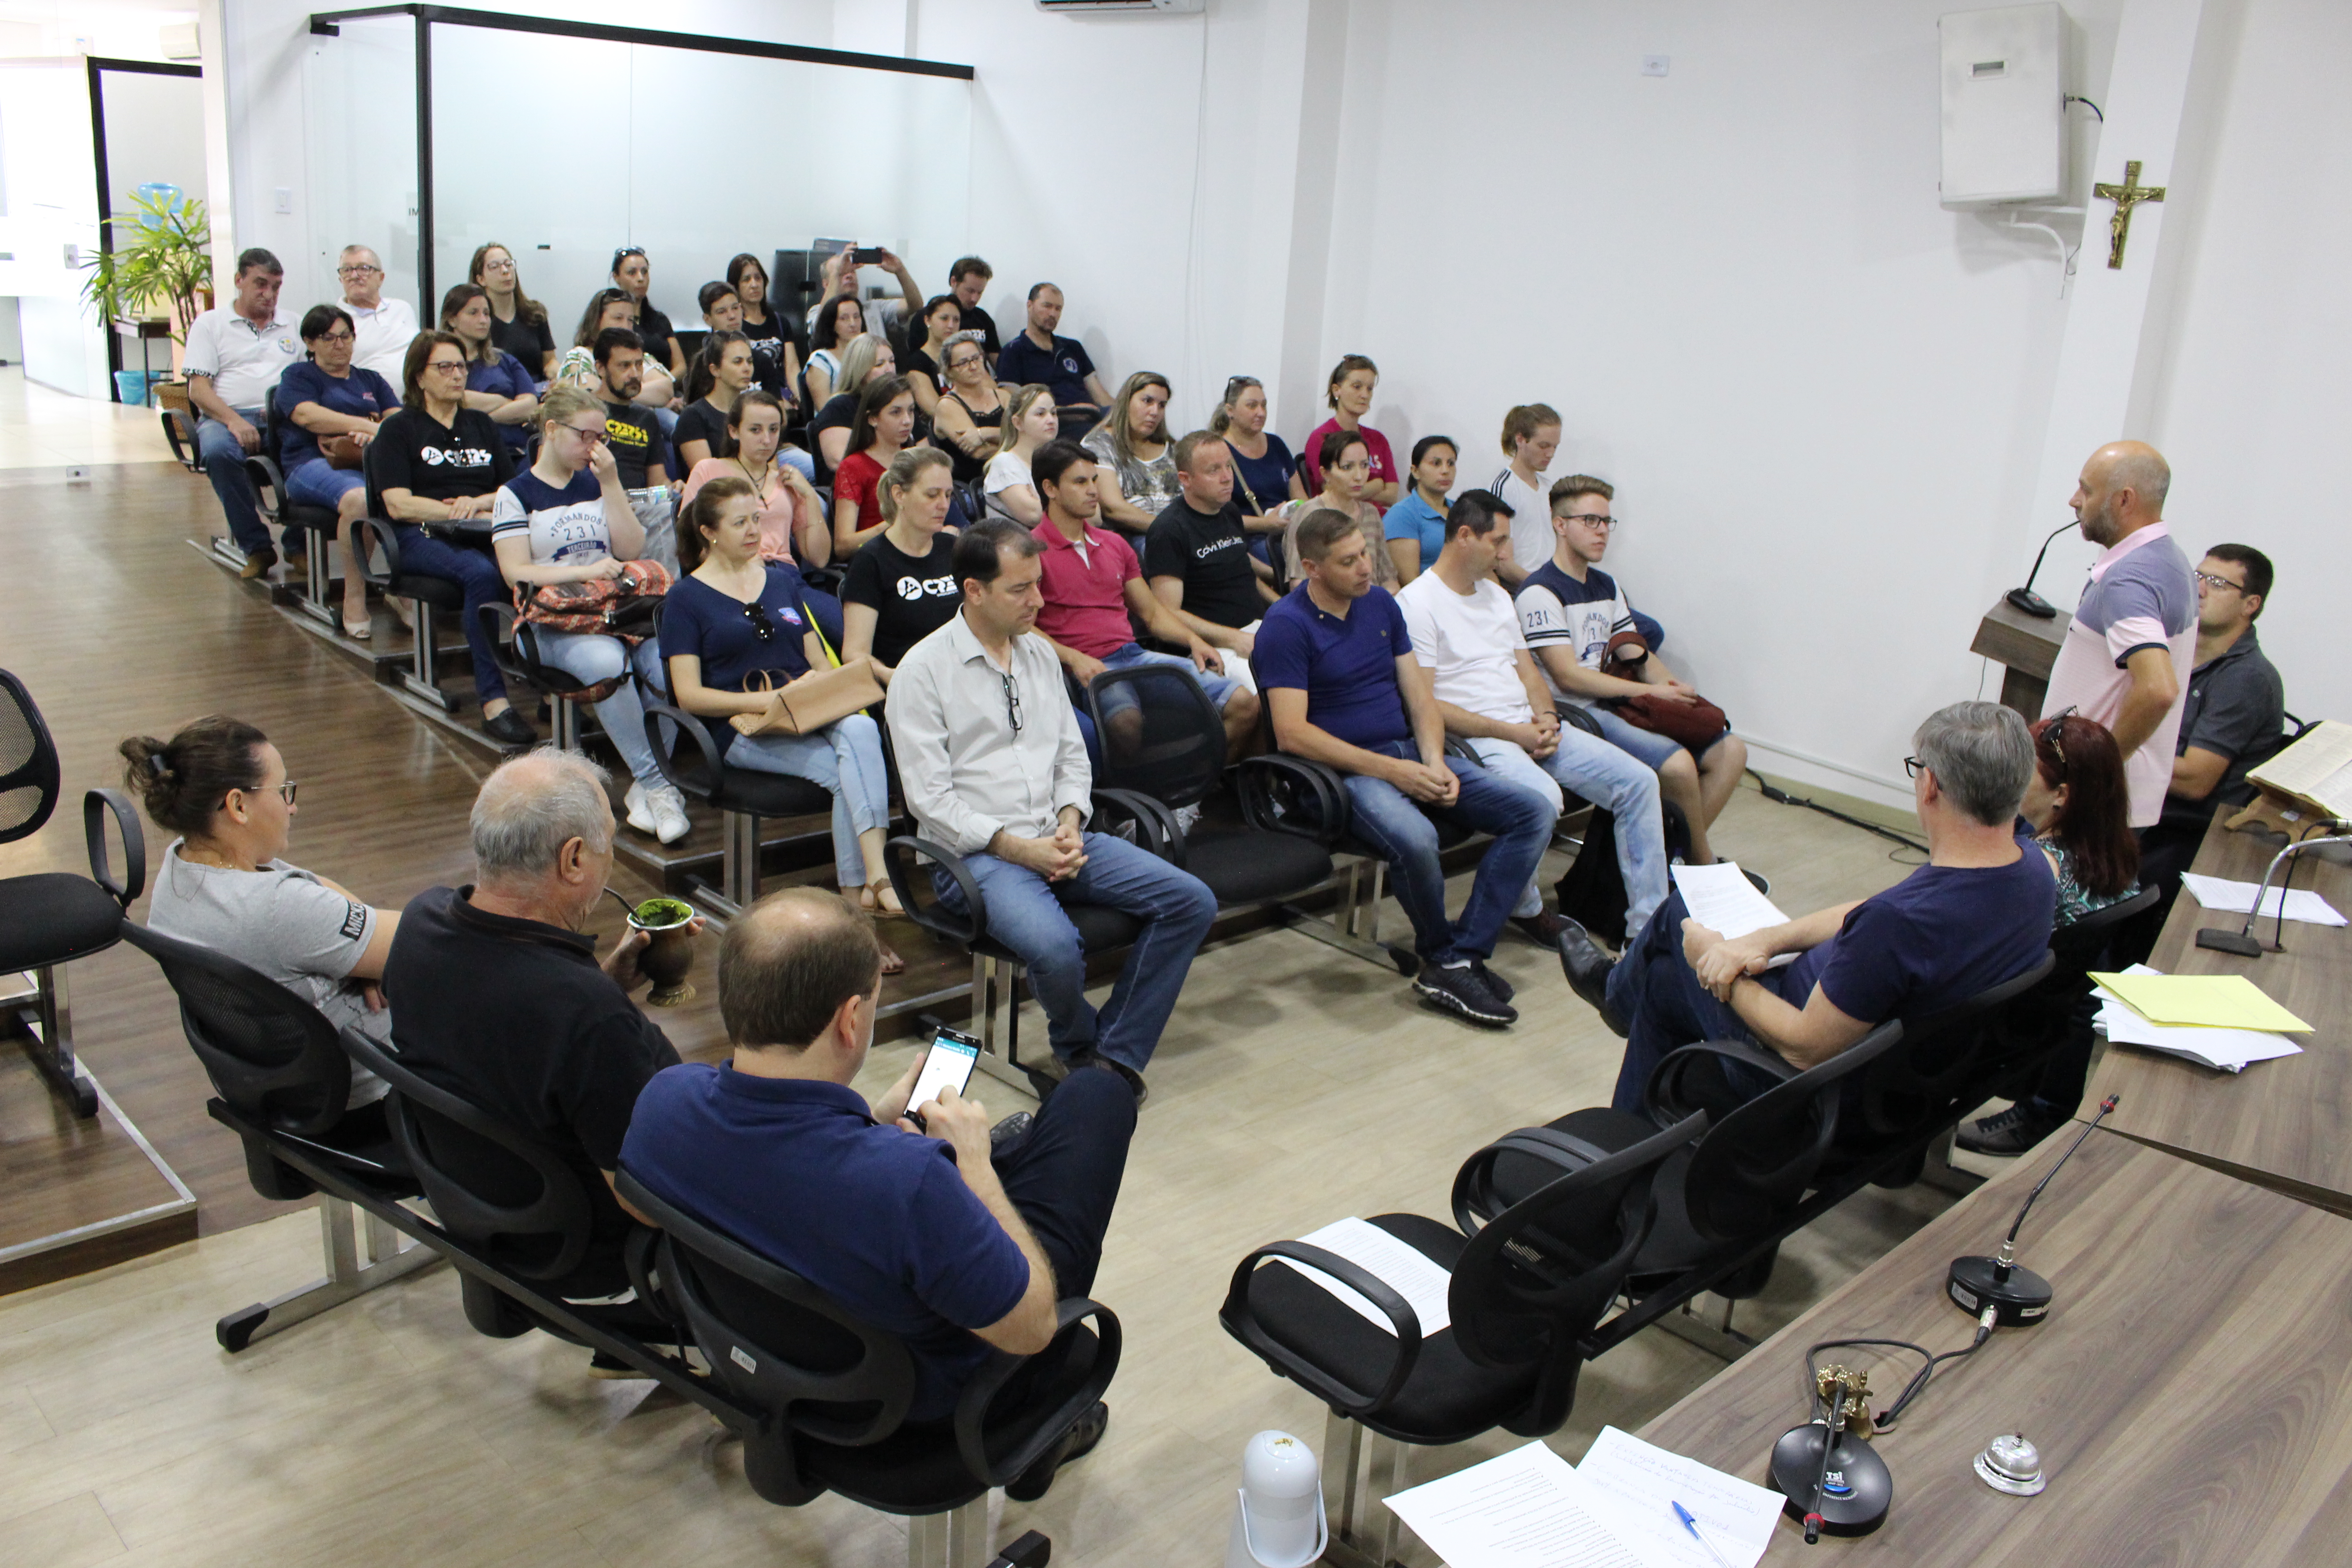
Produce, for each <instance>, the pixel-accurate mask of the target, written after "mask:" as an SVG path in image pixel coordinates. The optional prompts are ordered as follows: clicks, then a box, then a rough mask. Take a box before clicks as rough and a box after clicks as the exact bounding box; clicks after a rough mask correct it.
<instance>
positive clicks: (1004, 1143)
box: [988, 1110, 1037, 1160]
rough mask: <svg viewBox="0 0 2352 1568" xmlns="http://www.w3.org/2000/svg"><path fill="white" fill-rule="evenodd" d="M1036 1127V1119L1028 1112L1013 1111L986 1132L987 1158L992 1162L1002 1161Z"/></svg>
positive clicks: (1026, 1138) (1024, 1140)
mask: <svg viewBox="0 0 2352 1568" xmlns="http://www.w3.org/2000/svg"><path fill="white" fill-rule="evenodd" d="M1036 1125H1037V1119H1036V1118H1035V1117H1034V1116H1032V1115H1031V1114H1030V1113H1029V1112H1027V1111H1025V1110H1016V1111H1014V1112H1013V1114H1012V1115H1010V1116H1008V1117H1006V1118H1005V1119H1004V1120H1003V1121H1000V1122H998V1123H997V1124H996V1125H995V1126H993V1127H992V1128H990V1129H989V1130H988V1157H989V1158H990V1159H992V1160H1002V1159H1003V1158H1004V1156H1005V1155H1006V1154H1007V1153H1008V1152H1011V1151H1012V1150H1013V1149H1014V1148H1016V1147H1018V1146H1019V1145H1020V1144H1022V1143H1024V1142H1026V1141H1027V1140H1028V1137H1029V1132H1030V1130H1031V1129H1032V1128H1034V1127H1035V1126H1036Z"/></svg>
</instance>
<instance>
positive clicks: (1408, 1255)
mask: <svg viewBox="0 0 2352 1568" xmlns="http://www.w3.org/2000/svg"><path fill="white" fill-rule="evenodd" d="M1298 1239H1299V1240H1301V1241H1303V1242H1305V1243H1307V1246H1309V1247H1321V1248H1322V1249H1323V1250H1324V1251H1326V1252H1335V1253H1338V1254H1339V1256H1340V1257H1342V1258H1346V1259H1347V1260H1348V1261H1349V1262H1350V1263H1352V1264H1354V1265H1355V1266H1356V1267H1357V1268H1360V1269H1362V1270H1363V1271H1364V1272H1365V1273H1367V1274H1369V1275H1370V1276H1371V1277H1372V1278H1373V1279H1377V1280H1379V1281H1380V1282H1381V1284H1383V1285H1385V1286H1387V1287H1388V1288H1389V1289H1391V1290H1394V1291H1395V1292H1396V1293H1397V1294H1398V1295H1400V1296H1402V1297H1403V1298H1404V1300H1405V1305H1406V1306H1408V1307H1411V1308H1412V1315H1413V1316H1414V1317H1415V1318H1416V1319H1418V1320H1419V1321H1420V1323H1421V1337H1422V1338H1423V1339H1424V1340H1427V1339H1433V1338H1435V1337H1436V1336H1437V1335H1439V1334H1442V1333H1444V1331H1446V1330H1447V1329H1448V1328H1449V1327H1451V1326H1452V1325H1453V1322H1454V1315H1453V1310H1452V1308H1451V1306H1450V1304H1449V1302H1448V1300H1447V1292H1448V1291H1450V1290H1451V1289H1453V1288H1454V1276H1452V1275H1451V1274H1448V1273H1447V1272H1446V1271H1445V1270H1444V1268H1440V1267H1439V1266H1438V1265H1437V1264H1435V1263H1433V1262H1432V1261H1431V1260H1430V1258H1429V1255H1428V1254H1427V1253H1425V1252H1423V1251H1422V1250H1421V1249H1420V1248H1419V1247H1412V1246H1410V1245H1408V1244H1407V1243H1405V1242H1402V1241H1399V1240H1398V1239H1397V1238H1396V1237H1393V1236H1391V1235H1390V1234H1389V1233H1388V1232H1387V1231H1384V1230H1382V1229H1381V1227H1380V1226H1376V1225H1374V1224H1372V1223H1371V1222H1370V1220H1363V1219H1343V1220H1338V1221H1335V1222H1333V1223H1332V1224H1330V1225H1327V1226H1324V1227H1323V1228H1322V1229H1321V1230H1318V1231H1317V1232H1316V1233H1315V1234H1314V1235H1312V1236H1302V1237H1299V1238H1298ZM1282 1266H1283V1267H1284V1268H1296V1269H1297V1270H1298V1272H1299V1273H1301V1274H1304V1275H1305V1276H1307V1279H1311V1280H1313V1281H1314V1282H1315V1283H1316V1284H1318V1285H1319V1286H1321V1287H1322V1288H1323V1289H1326V1290H1328V1291H1329V1292H1331V1294H1332V1295H1334V1296H1337V1297H1338V1298H1339V1300H1340V1301H1341V1302H1342V1303H1343V1304H1344V1305H1346V1306H1347V1307H1348V1308H1349V1309H1350V1310H1353V1311H1355V1312H1356V1313H1357V1314H1358V1315H1359V1316H1360V1317H1362V1318H1363V1320H1364V1321H1366V1322H1368V1323H1371V1324H1373V1325H1374V1326H1376V1327H1378V1328H1381V1329H1382V1330H1385V1331H1388V1332H1389V1333H1391V1334H1393V1333H1395V1332H1396V1325H1395V1324H1394V1323H1392V1322H1391V1321H1389V1315H1388V1314H1387V1313H1386V1312H1383V1311H1381V1310H1380V1309H1379V1308H1378V1307H1375V1306H1373V1305H1372V1303H1371V1302H1370V1300H1366V1299H1365V1298H1364V1296H1363V1295H1362V1293H1361V1292H1360V1291H1356V1290H1351V1289H1349V1288H1348V1287H1347V1286H1345V1285H1342V1284H1340V1283H1339V1281H1338V1280H1337V1279H1333V1278H1331V1276H1329V1275H1328V1274H1326V1273H1324V1272H1323V1271H1322V1270H1321V1269H1320V1268H1309V1267H1308V1266H1307V1265H1306V1264H1304V1263H1301V1262H1299V1261H1297V1259H1296V1258H1284V1259H1283V1260H1282Z"/></svg>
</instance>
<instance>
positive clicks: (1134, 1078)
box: [1070, 1050, 1151, 1110]
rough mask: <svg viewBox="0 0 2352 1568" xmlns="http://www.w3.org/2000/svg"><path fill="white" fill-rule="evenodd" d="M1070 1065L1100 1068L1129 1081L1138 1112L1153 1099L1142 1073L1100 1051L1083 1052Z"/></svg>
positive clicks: (1128, 1084)
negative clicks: (1144, 1103)
mask: <svg viewBox="0 0 2352 1568" xmlns="http://www.w3.org/2000/svg"><path fill="white" fill-rule="evenodd" d="M1070 1065H1071V1066H1072V1067H1074V1068H1101V1069H1102V1070H1103V1071H1105V1072H1115V1073H1117V1074H1118V1076H1119V1077H1121V1078H1123V1079H1126V1080H1127V1087H1128V1088H1129V1089H1132V1090H1134V1091H1135V1109H1136V1110H1142V1109H1143V1102H1144V1101H1145V1100H1150V1098H1151V1086H1150V1085H1149V1084H1147V1083H1145V1082H1144V1081H1143V1075H1142V1074H1141V1073H1139V1072H1138V1071H1136V1070H1135V1069H1134V1068H1131V1067H1129V1066H1128V1065H1127V1064H1126V1063H1125V1062H1115V1061H1113V1060H1111V1059H1110V1058H1108V1057H1107V1056H1104V1055H1103V1054H1102V1053H1101V1052H1099V1051H1091V1050H1089V1051H1081V1052H1079V1053H1078V1056H1077V1058H1076V1060H1074V1061H1073V1062H1071V1064H1070Z"/></svg>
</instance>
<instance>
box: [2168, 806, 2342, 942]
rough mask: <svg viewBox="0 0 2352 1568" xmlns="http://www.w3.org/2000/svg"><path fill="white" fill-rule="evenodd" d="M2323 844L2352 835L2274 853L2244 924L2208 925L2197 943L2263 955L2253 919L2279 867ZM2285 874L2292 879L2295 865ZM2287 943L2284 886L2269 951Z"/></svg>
mask: <svg viewBox="0 0 2352 1568" xmlns="http://www.w3.org/2000/svg"><path fill="white" fill-rule="evenodd" d="M2324 826H2329V827H2346V826H2352V823H2345V822H2338V821H2330V822H2328V823H2326V824H2324ZM2323 844H2352V834H2344V833H2338V834H2335V835H2332V836H2331V837H2326V838H2305V839H2303V840H2302V841H2300V842H2299V843H2294V844H2290V845H2288V846H2287V847H2285V848H2284V849H2282V850H2280V851H2279V852H2278V853H2277V854H2276V855H2273V856H2272V857H2271V863H2270V868H2269V869H2268V870H2266V871H2264V872H2263V885H2262V886H2261V887H2260V888H2258V889H2255V890H2254V901H2253V903H2252V905H2251V906H2250V907H2249V908H2248V909H2247V910H2246V921H2245V923H2244V924H2243V925H2242V926H2240V927H2239V928H2238V929H2237V930H2236V931H2225V930H2223V929H2222V928H2221V927H2220V926H2207V927H2206V928H2205V929H2204V930H2202V931H2199V932H2198V933H2197V945H2198V946H2200V947H2202V948H2206V949H2209V950H2210V951H2212V952H2234V953H2236V954H2237V955H2238V956H2239V957H2240V958H2260V957H2261V956H2262V955H2263V944H2262V941H2261V939H2260V938H2258V937H2256V936H2255V935H2254V921H2255V920H2256V919H2257V918H2258V917H2260V915H2261V914H2262V910H2263V900H2264V899H2265V898H2268V897H2269V896H2270V890H2271V879H2272V878H2273V877H2274V876H2276V875H2278V868H2280V867H2281V866H2283V865H2285V864H2286V862H2287V861H2288V860H2290V859H2293V858H2294V857H2295V856H2297V855H2300V854H2302V853H2303V852H2304V851H2305V850H2306V849H2316V848H2318V847H2320V846H2321V845H2323ZM2286 874H2287V878H2288V879H2289V880H2290V881H2292V880H2293V879H2294V868H2293V867H2291V866H2289V867H2287V873H2286ZM2285 943H2286V891H2285V889H2280V891H2279V907H2278V930H2277V931H2275V932H2273V935H2272V937H2271V945H2270V949H2269V951H2271V952H2281V951H2283V949H2284V946H2285Z"/></svg>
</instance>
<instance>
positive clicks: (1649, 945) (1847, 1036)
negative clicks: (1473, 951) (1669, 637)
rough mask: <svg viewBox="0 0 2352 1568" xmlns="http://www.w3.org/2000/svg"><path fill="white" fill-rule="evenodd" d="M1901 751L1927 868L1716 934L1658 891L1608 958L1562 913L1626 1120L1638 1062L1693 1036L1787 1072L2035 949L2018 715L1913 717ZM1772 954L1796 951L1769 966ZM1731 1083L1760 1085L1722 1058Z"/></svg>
mask: <svg viewBox="0 0 2352 1568" xmlns="http://www.w3.org/2000/svg"><path fill="white" fill-rule="evenodd" d="M1912 745H1913V747H1914V748H1915V749H1916V752H1917V755H1916V756H1912V757H1906V758H1905V759H1904V765H1905V766H1906V768H1908V769H1909V770H1910V773H1911V776H1912V781H1913V782H1912V799H1913V801H1914V803H1915V804H1916V806H1917V809H1918V813H1919V820H1920V823H1921V824H1922V825H1923V826H1925V827H1926V828H1927V864H1926V865H1924V866H1922V867H1920V868H1918V869H1917V870H1916V871H1913V872H1912V873H1911V874H1910V875H1909V876H1908V877H1906V878H1905V879H1903V880H1902V881H1900V882H1897V883H1896V884H1895V886H1894V887H1892V888H1889V889H1887V890H1886V891H1885V892H1883V893H1878V894H1875V895H1874V896H1873V897H1871V898H1867V899H1860V900H1855V901H1853V902H1852V903H1845V904H1839V905H1837V906H1835V907H1833V908H1831V909H1826V910H1815V911H1814V912H1813V913H1811V914H1809V915H1801V916H1799V917H1798V918H1797V919H1795V920H1793V921H1789V922H1788V923H1787V924H1785V925H1778V926H1771V927H1768V928H1767V929H1765V930H1763V931H1755V932H1752V933H1750V934H1749V935H1747V936H1743V937H1737V938H1731V939H1726V938H1725V937H1724V936H1722V935H1721V934H1720V933H1719V932H1717V931H1709V930H1707V929H1706V927H1705V926H1702V925H1700V924H1699V923H1698V922H1697V921H1695V920H1692V919H1691V918H1690V911H1689V910H1686V909H1685V908H1684V906H1683V897H1682V894H1681V893H1680V892H1679V891H1675V892H1672V893H1669V894H1668V895H1667V896H1666V901H1665V902H1664V903H1663V904H1660V905H1659V906H1658V911H1657V913H1656V914H1654V915H1653V916H1651V917H1650V923H1649V925H1648V926H1647V927H1645V928H1644V929H1643V932H1642V935H1641V938H1640V939H1639V940H1638V941H1636V942H1633V944H1632V945H1631V946H1629V947H1628V948H1627V949H1626V950H1625V956H1624V957H1622V958H1621V959H1619V960H1617V961H1616V962H1615V963H1613V964H1612V963H1611V962H1610V960H1609V956H1608V954H1607V953H1605V952H1602V951H1601V949H1600V947H1599V946H1597V945H1596V944H1595V943H1594V942H1592V941H1591V939H1590V938H1589V937H1587V936H1585V934H1584V931H1583V928H1582V927H1580V926H1578V925H1577V924H1576V923H1575V922H1574V921H1569V922H1568V924H1569V926H1570V930H1569V931H1568V932H1567V933H1566V934H1565V935H1563V936H1562V937H1561V938H1560V963H1561V964H1562V966H1563V967H1564V968H1565V969H1566V970H1567V971H1568V979H1569V984H1570V986H1571V987H1572V988H1573V989H1574V990H1575V992H1576V994H1578V995H1579V996H1580V997H1582V998H1583V999H1584V1000H1585V1001H1586V1002H1588V1003H1590V1004H1591V1005H1592V1006H1593V1007H1594V1008H1595V1009H1596V1010H1598V1011H1599V1013H1600V1014H1601V1020H1602V1022H1604V1023H1606V1024H1607V1025H1608V1026H1609V1027H1610V1028H1611V1029H1612V1030H1614V1031H1615V1032H1616V1033H1618V1034H1620V1035H1622V1036H1624V1037H1625V1059H1624V1063H1623V1065H1622V1067H1621V1068H1620V1069H1619V1071H1618V1075H1617V1092H1616V1097H1615V1099H1614V1100H1613V1101H1612V1103H1613V1104H1614V1105H1615V1107H1616V1108H1617V1109H1618V1110H1622V1111H1624V1112H1627V1113H1628V1114H1631V1115H1640V1114H1642V1111H1643V1099H1644V1096H1645V1095H1646V1093H1647V1090H1648V1087H1649V1082H1650V1075H1651V1072H1652V1071H1653V1070H1654V1068H1656V1067H1657V1065H1658V1063H1659V1062H1661V1061H1663V1060H1664V1059H1665V1058H1666V1056H1667V1054H1668V1053H1669V1052H1672V1051H1674V1050H1676V1049H1678V1048H1679V1047H1684V1046H1687V1045H1691V1044H1693V1043H1695V1042H1696V1041H1699V1040H1722V1039H1749V1040H1753V1041H1754V1042H1755V1043H1756V1044H1758V1045H1759V1046H1761V1047H1764V1048H1765V1049H1766V1050H1769V1051H1770V1052H1772V1053H1773V1054H1774V1055H1775V1056H1778V1057H1780V1058H1781V1059H1782V1060H1783V1061H1786V1062H1787V1063H1788V1064H1789V1065H1790V1067H1793V1068H1797V1069H1799V1070H1800V1071H1801V1070H1803V1069H1804V1068H1810V1067H1817V1066H1819V1065H1820V1064H1821V1063H1822V1062H1825V1061H1828V1060H1829V1059H1830V1058H1832V1057H1834V1056H1836V1055H1837V1054H1838V1053H1839V1052H1841V1051H1843V1050H1847V1049H1849V1048H1851V1047H1853V1046H1854V1045H1856V1044H1859V1043H1860V1041H1861V1040H1862V1038H1863V1037H1864V1036H1865V1035H1867V1034H1869V1033H1870V1031H1871V1030H1873V1029H1874V1028H1876V1027H1877V1026H1879V1025H1880V1024H1882V1023H1885V1021H1886V1020H1887V1019H1889V1018H1922V1017H1926V1016H1929V1015H1931V1014H1934V1013H1939V1012H1941V1011H1943V1010H1944V1009H1945V1008H1947V1007H1951V1006H1956V1005H1958V1004H1959V1003H1961V1002H1964V1001H1966V1000H1968V999H1969V997H1970V996H1973V995H1975V994H1978V993H1979V992H1980V991H1986V990H1989V989H1990V988H1991V987H1993V986H1995V985H1999V984H2001V983H2002V982H2003V981H2006V980H2011V979H2013V978H2015V977H2016V976H2017V975H2020V974H2021V973H2024V972H2025V971H2026V970H2028V969H2030V968H2032V966H2033V965H2034V964H2036V963H2040V962H2041V960H2042V954H2043V953H2044V952H2047V951H2048V949H2049V946H2050V922H2051V916H2052V912H2053V910H2054V908H2055V906H2056V901H2057V889H2056V886H2055V884H2054V883H2053V880H2052V878H2051V874H2050V862H2049V860H2048V859H2047V858H2045V857H2044V856H2042V854H2041V853H2040V852H2039V851H2038V850H2035V849H2032V848H2031V847H2027V846H2026V845H2025V844H2023V843H2021V842H2020V841H2019V840H2018V839H2017V838H2016V837H2014V836H2013V834H2014V823H2015V819H2016V816H2017V808H2018V806H2019V805H2021V804H2022V802H2023V800H2024V798H2025V787H2026V783H2027V781H2028V779H2029V778H2030V777H2031V776H2032V773H2033V739H2032V736H2030V735H2028V734H2027V733H2026V731H2025V721H2024V720H2022V719H2021V718H2019V717H2018V716H2017V715H2016V714H2015V713H2012V712H2011V711H2010V710H2008V709H2006V708H2003V707H2001V706H2000V704H1999V703H1997V702H1955V703H1953V704H1952V705H1951V706H1950V707H1948V708H1944V709H1939V710H1937V711H1936V712H1934V713H1932V714H1929V715H1928V717H1927V722H1926V723H1924V724H1922V725H1920V726H1919V730H1918V733H1917V734H1916V736H1915V737H1914V738H1913V740H1912ZM1782 953H1794V954H1796V955H1797V957H1796V962H1795V963H1790V964H1788V965H1786V966H1784V967H1782V968H1780V969H1774V968H1771V967H1770V964H1771V963H1772V961H1773V960H1774V959H1775V958H1777V957H1779V956H1780V954H1782ZM1722 1073H1723V1078H1724V1079H1725V1080H1726V1082H1727V1086H1728V1088H1729V1089H1730V1090H1731V1092H1732V1093H1733V1094H1735V1095H1737V1096H1738V1098H1740V1099H1741V1100H1752V1099H1754V1098H1755V1097H1756V1096H1757V1095H1759V1094H1761V1093H1763V1092H1764V1091H1765V1090H1767V1089H1770V1088H1771V1087H1772V1084H1773V1083H1774V1082H1775V1081H1776V1080H1774V1079H1771V1078H1770V1077H1769V1076H1768V1075H1767V1074H1765V1073H1763V1072H1761V1071H1759V1070H1756V1069H1754V1068H1743V1067H1741V1066H1739V1065H1738V1064H1737V1063H1732V1064H1727V1065H1726V1066H1725V1067H1724V1068H1723V1069H1722Z"/></svg>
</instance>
